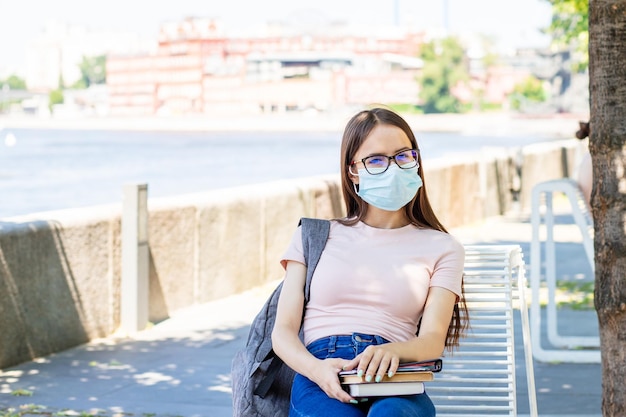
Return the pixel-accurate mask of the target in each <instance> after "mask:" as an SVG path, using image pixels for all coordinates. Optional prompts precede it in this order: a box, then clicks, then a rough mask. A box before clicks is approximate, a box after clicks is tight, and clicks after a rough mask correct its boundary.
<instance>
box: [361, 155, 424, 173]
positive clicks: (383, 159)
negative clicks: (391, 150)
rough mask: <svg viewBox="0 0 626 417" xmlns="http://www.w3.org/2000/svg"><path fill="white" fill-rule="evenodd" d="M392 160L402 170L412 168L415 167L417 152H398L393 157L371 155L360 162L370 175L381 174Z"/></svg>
mask: <svg viewBox="0 0 626 417" xmlns="http://www.w3.org/2000/svg"><path fill="white" fill-rule="evenodd" d="M392 159H393V160H394V161H396V164H397V165H398V166H399V167H400V168H402V169H409V168H414V167H415V166H416V165H417V151H415V150H414V149H409V150H406V151H401V152H398V153H397V154H395V155H394V156H387V155H372V156H368V157H367V158H364V159H363V160H362V161H363V165H364V166H365V169H366V170H367V172H369V173H370V174H382V173H383V172H385V171H386V170H387V168H389V164H390V163H391V160H392Z"/></svg>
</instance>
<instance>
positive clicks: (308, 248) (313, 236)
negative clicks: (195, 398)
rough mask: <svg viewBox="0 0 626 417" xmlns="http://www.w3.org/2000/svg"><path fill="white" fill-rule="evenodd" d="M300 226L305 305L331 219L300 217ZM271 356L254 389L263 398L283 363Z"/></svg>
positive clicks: (273, 354) (271, 351) (271, 353)
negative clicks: (263, 373)
mask: <svg viewBox="0 0 626 417" xmlns="http://www.w3.org/2000/svg"><path fill="white" fill-rule="evenodd" d="M298 226H302V250H303V252H304V260H305V262H306V265H307V268H306V282H305V285H304V305H306V303H308V302H309V296H310V293H311V279H312V277H313V272H314V271H315V267H317V263H318V262H319V260H320V257H321V256H322V252H323V251H324V246H326V241H327V240H328V234H329V233H330V221H328V220H322V219H311V218H307V217H303V218H301V219H300V223H299V224H298ZM302 320H304V309H303V310H302ZM270 358H271V361H272V362H271V363H270V365H269V367H268V369H267V372H266V374H265V376H264V377H263V379H262V380H261V382H259V384H258V385H257V386H256V388H255V389H254V394H255V395H258V396H259V397H261V398H265V396H266V395H267V393H268V392H269V390H270V388H271V387H272V384H273V383H274V380H275V379H276V376H277V375H278V372H279V371H280V368H281V366H282V365H283V361H282V359H280V358H279V357H278V356H276V354H275V353H274V351H273V350H270V351H269V352H268V353H267V356H266V357H265V359H266V360H267V359H270Z"/></svg>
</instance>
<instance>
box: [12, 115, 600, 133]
mask: <svg viewBox="0 0 626 417" xmlns="http://www.w3.org/2000/svg"><path fill="white" fill-rule="evenodd" d="M353 114H354V113H353V112H350V113H347V112H333V113H293V114H292V113H285V114H267V115H242V116H236V115H224V116H210V115H194V116H169V117H156V116H155V117H75V118H70V117H49V118H41V117H35V116H26V115H19V116H0V131H1V130H2V129H3V128H4V129H5V130H10V129H76V130H113V131H115V130H135V131H180V132H185V131H197V132H201V131H294V132H295V131H336V132H341V131H342V130H343V127H344V126H345V124H346V122H347V121H348V120H349V118H350V117H351V116H352V115H353ZM404 117H405V118H406V119H407V121H408V122H409V124H411V126H412V127H413V129H414V130H415V131H416V132H420V131H421V132H458V133H462V134H488V135H510V134H516V135H523V134H541V135H546V136H550V137H556V138H572V137H574V133H575V132H576V130H577V127H578V121H579V120H587V119H588V115H583V114H550V115H523V114H518V113H508V112H492V113H468V114H426V115H418V114H406V115H404Z"/></svg>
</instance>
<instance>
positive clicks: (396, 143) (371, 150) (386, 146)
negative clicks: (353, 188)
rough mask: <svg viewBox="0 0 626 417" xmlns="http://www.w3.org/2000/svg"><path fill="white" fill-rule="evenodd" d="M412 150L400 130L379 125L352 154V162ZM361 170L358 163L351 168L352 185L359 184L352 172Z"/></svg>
mask: <svg viewBox="0 0 626 417" xmlns="http://www.w3.org/2000/svg"><path fill="white" fill-rule="evenodd" d="M412 148H413V145H412V144H411V140H410V139H409V137H408V136H407V135H406V133H404V131H403V130H402V129H400V128H399V127H396V126H392V125H384V124H379V125H376V127H374V129H372V131H371V132H370V134H369V135H368V136H367V138H365V141H363V144H362V145H361V146H360V147H359V149H357V151H356V153H355V154H354V157H353V158H352V161H361V160H362V159H363V158H366V157H368V156H372V155H386V156H393V155H395V154H397V153H398V152H400V151H404V150H407V149H412ZM391 163H393V162H391ZM362 168H363V163H362V162H358V163H357V164H356V165H354V166H353V167H351V169H350V179H351V180H352V182H353V183H355V184H358V183H359V177H358V175H354V174H353V172H357V171H358V170H359V169H362Z"/></svg>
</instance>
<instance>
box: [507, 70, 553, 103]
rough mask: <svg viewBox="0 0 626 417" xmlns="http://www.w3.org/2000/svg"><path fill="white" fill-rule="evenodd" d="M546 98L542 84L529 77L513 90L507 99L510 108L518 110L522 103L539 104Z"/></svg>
mask: <svg viewBox="0 0 626 417" xmlns="http://www.w3.org/2000/svg"><path fill="white" fill-rule="evenodd" d="M546 96H547V94H546V90H545V89H544V88H543V84H542V82H541V81H540V80H538V79H537V78H536V77H534V76H532V75H531V76H529V77H527V78H526V79H525V80H524V81H523V82H521V83H519V84H517V85H516V86H515V87H514V88H513V92H512V93H511V95H510V96H509V98H510V100H511V107H512V108H513V109H515V110H519V109H521V108H522V106H523V105H524V103H541V102H543V101H546Z"/></svg>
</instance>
